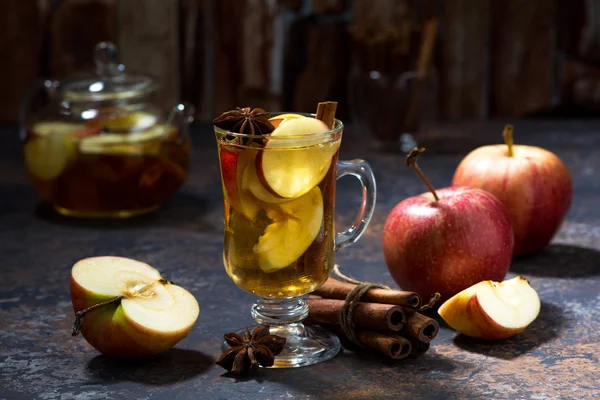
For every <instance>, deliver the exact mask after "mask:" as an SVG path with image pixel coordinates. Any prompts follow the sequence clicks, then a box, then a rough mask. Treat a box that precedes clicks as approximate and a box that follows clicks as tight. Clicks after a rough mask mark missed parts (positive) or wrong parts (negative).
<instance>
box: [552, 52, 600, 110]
mask: <svg viewBox="0 0 600 400" xmlns="http://www.w3.org/2000/svg"><path fill="white" fill-rule="evenodd" d="M560 81H561V85H560V86H561V105H562V106H565V107H572V108H576V107H579V108H585V109H589V110H600V67H598V66H592V65H589V64H585V63H583V62H581V61H575V60H569V61H566V62H564V63H563V64H562V66H561V71H560Z"/></svg>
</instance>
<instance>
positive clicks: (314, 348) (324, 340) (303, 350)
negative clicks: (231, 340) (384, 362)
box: [222, 298, 341, 368]
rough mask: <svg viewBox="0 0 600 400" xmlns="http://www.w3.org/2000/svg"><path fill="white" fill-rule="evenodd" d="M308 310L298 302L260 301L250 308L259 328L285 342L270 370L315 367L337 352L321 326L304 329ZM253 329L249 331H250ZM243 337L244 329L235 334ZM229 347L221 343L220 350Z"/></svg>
mask: <svg viewBox="0 0 600 400" xmlns="http://www.w3.org/2000/svg"><path fill="white" fill-rule="evenodd" d="M307 315H308V306H307V305H306V303H305V302H304V301H303V300H302V299H299V298H290V299H275V300H271V299H260V300H258V301H257V302H256V304H254V305H253V306H252V316H253V317H254V319H255V320H256V322H257V323H258V324H260V325H269V326H270V327H271V328H270V333H271V334H273V335H277V336H283V337H285V338H286V344H285V347H284V349H283V351H282V352H281V353H280V354H278V355H277V356H276V357H275V364H273V366H272V367H271V368H296V367H303V366H307V365H312V364H317V363H320V362H323V361H326V360H329V359H330V358H333V357H335V355H336V354H337V353H338V352H339V351H340V349H341V344H340V340H339V339H338V337H337V336H336V335H335V334H334V333H332V332H330V331H328V330H327V329H324V328H322V327H320V326H305V325H304V324H303V323H302V320H304V318H306V316H307ZM255 328H256V326H254V327H251V328H250V329H251V331H252V330H254V329H255ZM237 333H238V334H240V335H242V336H243V333H244V329H241V330H239V331H238V332H237ZM228 347H229V345H227V343H225V342H223V345H222V348H223V350H225V349H227V348H228Z"/></svg>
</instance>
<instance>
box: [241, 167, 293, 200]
mask: <svg viewBox="0 0 600 400" xmlns="http://www.w3.org/2000/svg"><path fill="white" fill-rule="evenodd" d="M242 189H243V190H247V191H249V192H250V193H252V195H253V196H254V197H256V198H257V199H258V200H260V201H263V202H265V203H269V204H279V203H284V202H286V201H290V199H286V198H284V197H280V196H275V195H274V194H272V193H271V192H269V191H268V190H267V189H265V187H264V186H263V184H262V183H261V182H260V180H259V179H258V176H257V174H256V167H255V165H254V163H250V164H248V166H247V167H246V168H245V169H244V173H243V175H242Z"/></svg>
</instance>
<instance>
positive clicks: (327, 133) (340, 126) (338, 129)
mask: <svg viewBox="0 0 600 400" xmlns="http://www.w3.org/2000/svg"><path fill="white" fill-rule="evenodd" d="M269 114H271V117H270V118H272V117H276V116H277V115H282V114H298V115H302V116H305V117H313V118H314V117H316V116H317V114H315V113H299V112H295V113H291V112H289V111H274V112H269ZM213 128H214V131H215V133H218V134H220V135H224V136H234V137H240V138H248V139H259V138H265V136H266V137H269V140H290V139H299V138H302V139H310V138H319V137H326V136H330V135H332V134H336V133H338V132H341V131H342V130H343V129H344V123H343V122H342V121H341V120H339V119H337V118H334V124H333V128H331V129H329V130H328V131H325V132H319V133H307V134H302V135H289V136H275V137H272V138H271V137H270V134H266V135H260V134H259V135H250V134H247V133H239V132H232V131H229V130H227V129H223V128H219V127H218V126H216V125H214V124H213Z"/></svg>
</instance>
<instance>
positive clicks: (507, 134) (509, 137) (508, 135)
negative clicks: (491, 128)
mask: <svg viewBox="0 0 600 400" xmlns="http://www.w3.org/2000/svg"><path fill="white" fill-rule="evenodd" d="M502 136H503V137H504V143H506V146H508V156H509V157H512V156H514V152H513V126H512V125H505V126H504V131H503V132H502Z"/></svg>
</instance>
